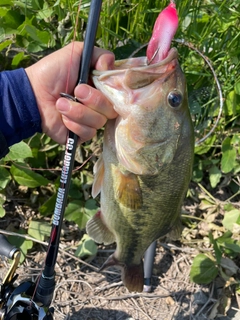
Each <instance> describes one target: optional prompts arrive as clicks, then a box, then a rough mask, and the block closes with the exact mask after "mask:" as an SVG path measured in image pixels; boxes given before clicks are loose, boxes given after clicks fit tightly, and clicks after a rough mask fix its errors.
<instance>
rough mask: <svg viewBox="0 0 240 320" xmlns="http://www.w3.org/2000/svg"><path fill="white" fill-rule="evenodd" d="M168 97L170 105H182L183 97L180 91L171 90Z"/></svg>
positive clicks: (173, 106)
mask: <svg viewBox="0 0 240 320" xmlns="http://www.w3.org/2000/svg"><path fill="white" fill-rule="evenodd" d="M167 99H168V103H169V105H170V106H171V107H172V108H177V107H179V106H180V105H181V103H182V100H183V97H182V94H181V93H180V92H179V91H177V90H174V91H171V92H169V94H168V97H167Z"/></svg>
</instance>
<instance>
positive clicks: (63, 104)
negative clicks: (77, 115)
mask: <svg viewBox="0 0 240 320" xmlns="http://www.w3.org/2000/svg"><path fill="white" fill-rule="evenodd" d="M56 107H57V109H58V111H60V112H61V113H66V112H68V111H69V109H70V102H69V101H68V100H67V99H65V98H60V99H58V101H57V104H56Z"/></svg>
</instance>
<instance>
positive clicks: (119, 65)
mask: <svg viewBox="0 0 240 320" xmlns="http://www.w3.org/2000/svg"><path fill="white" fill-rule="evenodd" d="M175 59H178V51H177V49H176V48H174V47H173V48H171V49H170V50H169V52H168V55H167V57H166V58H165V59H163V60H161V61H159V62H157V63H153V64H149V65H148V64H147V57H146V56H145V57H138V58H128V59H124V60H116V61H115V66H116V69H114V70H105V71H99V70H93V71H92V75H93V76H104V77H105V76H111V75H114V74H117V73H119V72H121V71H122V72H123V71H125V70H126V69H129V68H131V69H132V70H142V69H144V70H150V69H152V68H153V67H154V68H156V67H159V66H164V65H167V64H168V63H170V62H171V61H173V60H175ZM136 63H138V66H137V67H135V66H134V64H135V65H136ZM131 65H133V66H131Z"/></svg>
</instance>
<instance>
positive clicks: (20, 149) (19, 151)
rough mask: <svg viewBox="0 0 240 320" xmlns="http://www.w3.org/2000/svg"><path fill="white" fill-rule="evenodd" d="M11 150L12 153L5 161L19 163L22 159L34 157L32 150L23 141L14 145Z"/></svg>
mask: <svg viewBox="0 0 240 320" xmlns="http://www.w3.org/2000/svg"><path fill="white" fill-rule="evenodd" d="M9 149H10V152H9V153H8V154H7V155H6V157H5V158H4V160H5V161H14V160H18V161H19V160H20V159H26V158H28V157H32V156H33V155H32V150H31V148H29V146H28V145H27V144H26V143H25V142H23V141H21V142H19V143H16V144H14V145H13V146H11V147H10V148H9Z"/></svg>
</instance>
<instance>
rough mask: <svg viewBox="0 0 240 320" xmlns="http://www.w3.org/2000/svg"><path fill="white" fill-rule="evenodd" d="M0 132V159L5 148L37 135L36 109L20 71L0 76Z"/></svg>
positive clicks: (28, 87) (23, 74) (23, 72)
mask: <svg viewBox="0 0 240 320" xmlns="http://www.w3.org/2000/svg"><path fill="white" fill-rule="evenodd" d="M0 131H1V133H2V137H1V140H0V142H1V144H0V156H4V155H5V154H6V149H7V148H6V146H8V147H9V146H11V145H13V144H15V143H17V142H19V141H21V140H23V139H26V138H28V137H30V136H32V135H33V134H34V133H36V132H41V118H40V114H39V111H38V106H37V103H36V99H35V96H34V93H33V90H32V88H31V84H30V82H29V80H28V77H27V75H26V72H25V70H24V69H17V70H14V71H4V72H1V73H0ZM3 139H5V141H6V144H5V143H4V140H3Z"/></svg>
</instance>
